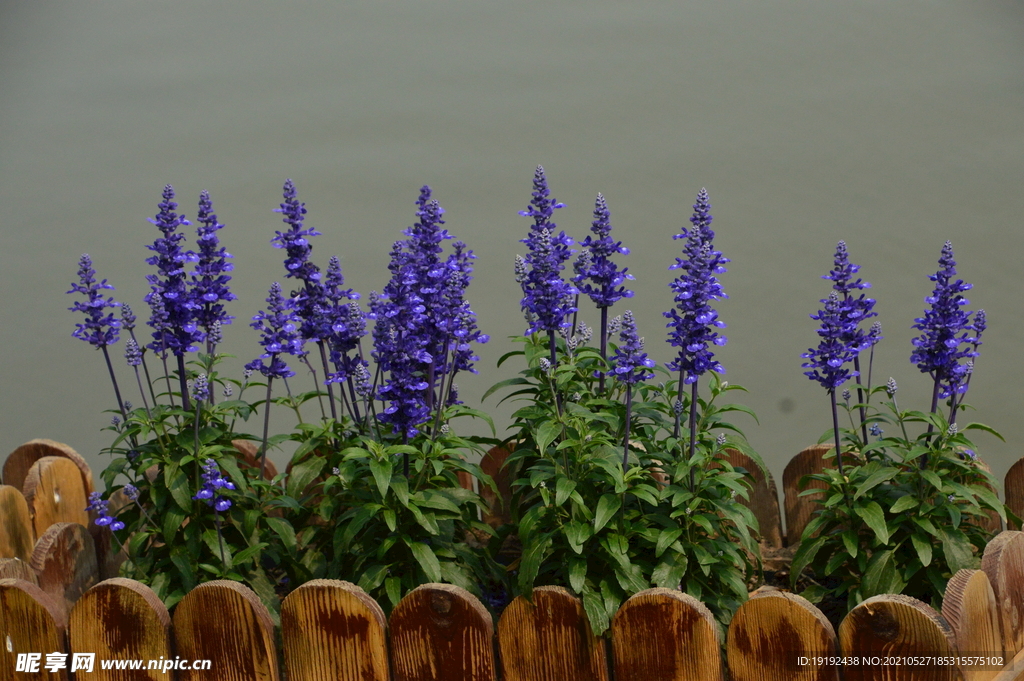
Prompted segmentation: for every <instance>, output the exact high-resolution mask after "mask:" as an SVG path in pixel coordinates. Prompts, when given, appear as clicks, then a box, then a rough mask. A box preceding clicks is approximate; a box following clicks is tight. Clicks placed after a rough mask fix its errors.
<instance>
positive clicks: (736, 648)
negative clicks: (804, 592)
mask: <svg viewBox="0 0 1024 681" xmlns="http://www.w3.org/2000/svg"><path fill="white" fill-rule="evenodd" d="M837 649H838V643H837V641H836V632H835V629H833V628H832V624H831V623H830V622H829V621H828V620H827V619H826V618H825V616H824V615H823V614H822V613H821V611H820V610H818V608H816V607H815V606H814V605H813V604H811V602H810V601H808V600H807V599H806V598H803V597H802V596H797V595H796V594H792V593H786V592H783V591H772V590H766V591H758V592H755V593H753V594H751V596H750V600H748V601H747V602H746V603H744V604H742V605H741V606H740V607H739V610H737V611H736V614H735V615H734V616H733V618H732V622H730V623H729V634H728V643H727V647H726V657H727V659H728V661H729V678H730V679H731V681H839V670H838V668H837V667H834V666H825V665H817V664H809V663H807V664H801V661H800V659H799V658H800V657H806V658H808V659H811V660H813V659H814V658H815V657H829V656H834V655H835V654H836V650H837Z"/></svg>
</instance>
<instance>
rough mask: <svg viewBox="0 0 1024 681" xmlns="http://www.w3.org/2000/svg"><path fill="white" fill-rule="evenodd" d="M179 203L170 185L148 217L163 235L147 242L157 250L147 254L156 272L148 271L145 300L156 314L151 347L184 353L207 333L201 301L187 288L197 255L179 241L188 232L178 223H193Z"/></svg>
mask: <svg viewBox="0 0 1024 681" xmlns="http://www.w3.org/2000/svg"><path fill="white" fill-rule="evenodd" d="M177 207H178V204H177V203H176V202H175V201H174V188H173V187H172V186H171V185H167V186H166V187H164V192H163V201H161V202H160V204H159V208H160V212H159V213H157V215H156V217H155V218H150V219H149V221H150V222H151V223H153V224H154V225H156V226H157V228H158V229H159V230H160V232H161V234H162V235H163V236H162V237H161V238H158V239H157V240H156V241H154V242H153V245H152V246H146V248H148V249H149V250H151V251H153V252H154V253H155V254H156V255H153V256H150V257H149V258H146V263H147V264H150V265H154V266H155V267H156V268H157V274H149V275H146V280H147V281H148V282H149V285H150V289H151V290H150V292H149V293H147V294H146V297H145V300H146V302H147V303H149V304H150V306H151V307H152V308H153V318H152V319H151V320H150V322H149V325H150V326H151V327H153V342H152V343H150V344H149V347H150V348H152V349H153V350H154V351H156V352H159V353H162V354H163V353H166V352H167V351H168V350H169V351H171V352H172V353H174V354H175V355H177V356H182V355H184V353H186V352H192V351H194V350H195V345H196V343H200V342H202V340H203V338H204V334H203V332H202V331H200V330H199V326H198V324H197V323H196V319H195V310H196V309H197V308H198V305H197V304H196V303H195V302H194V301H193V299H192V295H191V292H190V291H189V290H188V286H187V282H186V274H185V264H186V263H188V262H195V261H196V260H197V259H198V258H197V256H196V254H195V253H192V252H191V251H185V250H183V249H182V248H181V244H180V242H181V241H182V239H184V238H185V235H184V234H179V233H178V232H177V229H178V227H180V226H183V225H189V224H191V223H190V222H189V221H188V220H186V219H185V218H184V217H183V216H179V215H178V214H177V213H176V212H175V209H177Z"/></svg>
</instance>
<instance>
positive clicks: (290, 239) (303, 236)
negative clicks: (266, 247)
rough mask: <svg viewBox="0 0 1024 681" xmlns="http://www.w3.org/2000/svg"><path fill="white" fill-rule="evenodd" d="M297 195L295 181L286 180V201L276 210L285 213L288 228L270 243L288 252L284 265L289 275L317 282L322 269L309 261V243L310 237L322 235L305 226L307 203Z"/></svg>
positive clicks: (310, 249)
mask: <svg viewBox="0 0 1024 681" xmlns="http://www.w3.org/2000/svg"><path fill="white" fill-rule="evenodd" d="M297 196H298V192H296V190H295V183H293V182H292V181H291V180H285V182H284V203H282V204H281V207H280V208H279V209H276V210H275V211H274V212H275V213H282V214H283V215H284V218H283V221H284V223H285V224H286V225H288V229H287V230H286V231H284V232H278V233H277V236H275V237H274V238H273V239H271V240H270V243H272V244H273V245H274V247H275V248H283V249H285V251H286V252H287V254H288V257H287V259H286V260H285V261H284V266H285V268H286V269H287V270H288V274H287V276H289V277H294V278H296V279H299V280H301V281H304V282H317V281H320V270H319V269H318V268H317V266H316V265H314V264H313V263H311V262H310V261H309V253H310V251H312V250H313V247H312V246H310V245H309V241H308V237H311V236H320V232H318V231H316V230H315V229H313V228H312V227H310V228H306V227H304V226H303V224H302V222H303V220H305V218H304V217H303V216H304V215H305V214H306V204H304V203H299V200H298V198H297Z"/></svg>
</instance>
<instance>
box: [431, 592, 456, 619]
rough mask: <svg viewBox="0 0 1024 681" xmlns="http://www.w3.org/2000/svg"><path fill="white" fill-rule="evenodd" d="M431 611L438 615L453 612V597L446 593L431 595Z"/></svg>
mask: <svg viewBox="0 0 1024 681" xmlns="http://www.w3.org/2000/svg"><path fill="white" fill-rule="evenodd" d="M430 609H431V610H433V611H434V612H436V613H437V614H438V615H442V616H443V615H447V614H448V613H450V612H451V611H452V596H451V594H449V593H446V592H444V591H435V592H434V593H432V594H430Z"/></svg>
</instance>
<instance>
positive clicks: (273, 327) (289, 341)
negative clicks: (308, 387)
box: [245, 282, 302, 378]
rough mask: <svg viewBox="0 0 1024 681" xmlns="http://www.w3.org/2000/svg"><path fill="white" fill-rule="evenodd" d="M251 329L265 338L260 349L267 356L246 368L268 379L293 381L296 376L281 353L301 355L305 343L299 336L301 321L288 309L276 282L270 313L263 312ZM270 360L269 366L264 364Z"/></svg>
mask: <svg viewBox="0 0 1024 681" xmlns="http://www.w3.org/2000/svg"><path fill="white" fill-rule="evenodd" d="M252 319H253V321H252V324H250V325H249V326H251V327H252V328H254V329H256V330H257V331H259V332H261V333H262V334H263V338H262V339H261V340H260V345H262V346H263V349H264V350H265V352H264V353H263V354H262V355H260V356H259V357H258V358H257V359H254V360H253V361H251V362H249V363H248V364H246V365H245V368H246V369H252V370H253V371H259V372H260V373H261V374H263V375H264V376H266V377H267V378H290V377H292V376H294V375H295V372H294V371H292V370H291V369H290V368H289V367H288V365H287V364H285V363H284V361H283V360H282V359H281V358H280V357H279V355H281V353H288V354H292V355H298V354H299V353H301V352H302V339H301V338H299V335H298V326H299V319H298V317H297V316H296V315H295V313H294V312H292V310H291V309H290V308H289V307H288V302H287V301H286V300H285V299H284V297H283V296H282V295H281V284H278V283H277V282H274V284H273V285H271V287H270V295H269V296H268V297H267V310H266V311H265V312H264V311H262V310H261V311H260V312H259V313H258V314H256V315H255V316H254V317H253V318H252ZM265 359H269V360H270V363H269V364H266V363H264V362H263V360H265Z"/></svg>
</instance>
